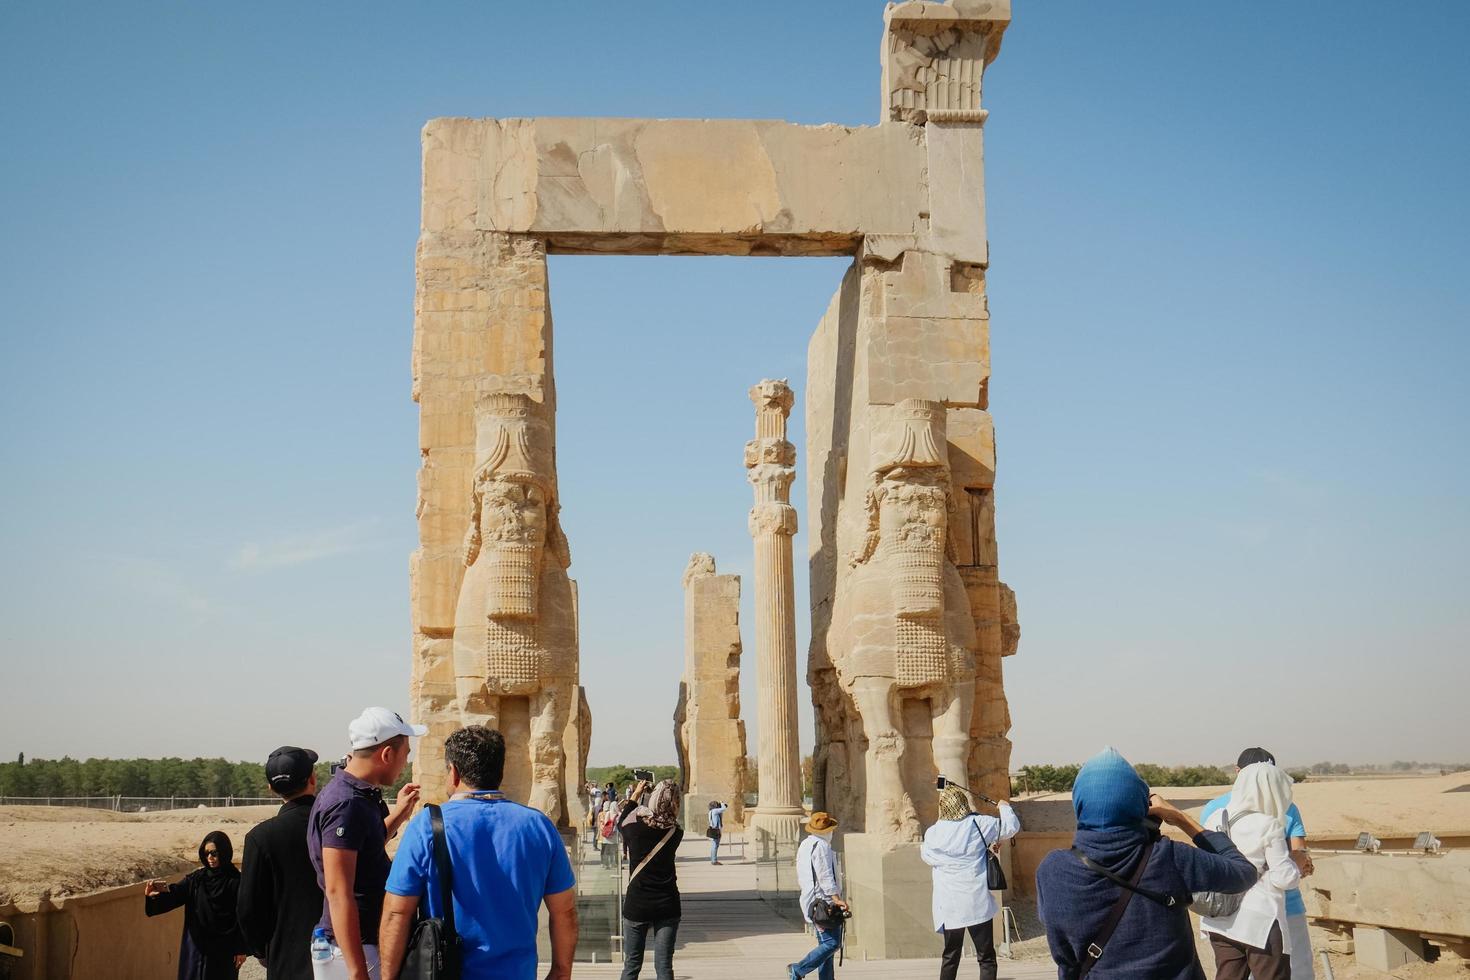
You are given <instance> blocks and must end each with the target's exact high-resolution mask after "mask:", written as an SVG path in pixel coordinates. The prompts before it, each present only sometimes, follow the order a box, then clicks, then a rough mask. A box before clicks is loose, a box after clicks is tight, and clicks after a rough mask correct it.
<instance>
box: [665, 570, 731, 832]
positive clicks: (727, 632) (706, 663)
mask: <svg viewBox="0 0 1470 980" xmlns="http://www.w3.org/2000/svg"><path fill="white" fill-rule="evenodd" d="M740 650H741V648H740V576H738V575H716V574H715V560H714V558H713V556H711V555H706V554H695V555H693V556H691V557H690V559H689V566H688V567H687V568H686V569H685V570H684V678H683V681H682V683H681V685H680V687H681V692H682V698H681V702H680V704H681V717H680V718H679V761H680V766H681V768H682V771H683V778H682V779H681V780H680V781H681V782H682V783H683V786H684V792H685V797H684V811H683V812H684V818H685V826H686V829H687V830H689V831H690V832H694V833H699V834H703V833H704V830H705V828H706V827H707V826H708V823H707V821H706V818H707V816H708V813H709V804H710V802H711V801H714V800H718V801H720V802H722V803H725V804H727V805H728V806H729V807H730V809H729V811H728V812H726V814H725V826H726V827H739V826H742V825H743V823H744V819H745V799H744V796H745V778H746V773H745V722H743V721H741V720H740Z"/></svg>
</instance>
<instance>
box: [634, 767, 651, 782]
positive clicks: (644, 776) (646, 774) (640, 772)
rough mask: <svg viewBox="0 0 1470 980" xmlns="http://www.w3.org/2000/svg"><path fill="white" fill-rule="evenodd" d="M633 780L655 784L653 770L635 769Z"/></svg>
mask: <svg viewBox="0 0 1470 980" xmlns="http://www.w3.org/2000/svg"><path fill="white" fill-rule="evenodd" d="M633 778H634V779H639V780H642V781H643V782H645V783H651V782H653V770H652V769H634V770H633Z"/></svg>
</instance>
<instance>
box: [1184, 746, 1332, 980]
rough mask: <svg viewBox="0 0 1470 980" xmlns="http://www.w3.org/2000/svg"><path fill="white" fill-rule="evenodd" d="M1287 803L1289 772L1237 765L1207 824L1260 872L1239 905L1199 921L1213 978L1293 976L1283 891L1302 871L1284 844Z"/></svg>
mask: <svg viewBox="0 0 1470 980" xmlns="http://www.w3.org/2000/svg"><path fill="white" fill-rule="evenodd" d="M1290 806H1291V777H1290V776H1288V775H1287V774H1286V772H1285V770H1283V769H1281V768H1279V767H1277V766H1274V765H1272V764H1271V763H1269V762H1257V763H1255V764H1254V765H1249V766H1246V767H1245V768H1244V769H1242V770H1240V775H1239V776H1236V777H1235V786H1234V787H1233V788H1232V789H1231V790H1230V803H1229V805H1228V806H1226V807H1224V808H1223V809H1221V810H1219V811H1217V812H1216V813H1215V814H1214V815H1213V816H1211V817H1210V820H1209V823H1208V826H1207V829H1210V830H1218V831H1221V832H1223V833H1225V834H1227V835H1229V837H1230V840H1231V841H1232V842H1233V843H1234V844H1235V846H1236V847H1237V848H1239V849H1240V853H1241V854H1243V855H1245V857H1246V858H1247V859H1249V860H1250V862H1251V863H1252V864H1254V865H1255V866H1256V870H1257V871H1258V872H1259V873H1260V878H1259V879H1258V880H1257V881H1256V883H1255V884H1254V885H1253V886H1252V887H1251V889H1250V891H1248V892H1246V893H1245V894H1244V895H1243V896H1242V897H1241V900H1240V907H1239V908H1238V909H1236V910H1235V911H1234V912H1233V913H1231V914H1230V915H1223V916H1218V917H1214V918H1207V919H1202V920H1201V922H1200V927H1201V928H1202V929H1203V930H1204V932H1205V934H1206V935H1207V936H1208V937H1209V940H1210V946H1211V948H1212V949H1213V950H1214V952H1215V978H1216V980H1246V977H1248V976H1251V977H1255V980H1290V978H1291V958H1290V954H1291V952H1292V950H1291V949H1290V948H1289V947H1288V946H1287V942H1288V940H1287V938H1286V937H1287V932H1286V892H1287V890H1288V889H1291V888H1294V887H1296V884H1297V882H1298V881H1299V880H1301V872H1300V870H1299V869H1298V868H1297V865H1296V862H1295V861H1293V860H1292V859H1291V852H1290V851H1289V850H1288V849H1287V846H1286V830H1285V820H1286V810H1287V808H1288V807H1290ZM1302 952H1303V954H1304V955H1307V956H1310V955H1312V954H1311V951H1310V950H1303V951H1302Z"/></svg>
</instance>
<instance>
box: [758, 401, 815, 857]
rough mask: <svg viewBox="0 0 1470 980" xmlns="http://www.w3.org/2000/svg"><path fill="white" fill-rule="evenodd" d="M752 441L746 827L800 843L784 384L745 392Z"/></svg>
mask: <svg viewBox="0 0 1470 980" xmlns="http://www.w3.org/2000/svg"><path fill="white" fill-rule="evenodd" d="M750 400H751V401H753V402H755V439H753V440H751V441H750V442H748V443H746V444H745V467H746V469H747V470H748V471H749V472H748V474H747V477H748V479H749V480H750V484H751V486H752V487H754V488H755V506H754V507H752V508H751V511H750V534H751V537H753V538H755V651H756V677H757V681H758V683H759V689H760V739H759V742H760V770H759V772H758V773H757V774H756V778H757V783H758V787H759V788H758V791H757V792H758V793H759V797H760V799H759V800H758V801H757V803H756V808H755V812H754V815H753V817H752V820H751V826H753V827H754V828H755V829H756V831H757V832H758V833H761V832H764V833H768V834H770V835H772V836H773V837H775V838H776V840H778V841H795V840H797V839H798V838H799V837H800V836H801V823H802V816H803V813H804V811H803V809H802V805H801V746H800V742H799V741H798V737H797V718H796V598H795V591H794V587H793V578H792V569H791V537H792V535H794V534H795V533H796V509H795V508H794V507H792V506H791V482H792V481H793V480H794V479H795V478H796V447H795V446H793V445H792V444H791V443H789V442H787V441H786V419H787V416H789V415H790V414H791V405H792V403H793V401H794V400H795V399H794V397H793V396H792V393H791V388H790V387H789V386H788V385H787V384H786V382H785V381H784V380H783V381H769V380H767V381H762V382H761V383H760V384H758V385H756V386H755V387H753V388H751V389H750Z"/></svg>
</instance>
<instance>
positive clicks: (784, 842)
mask: <svg viewBox="0 0 1470 980" xmlns="http://www.w3.org/2000/svg"><path fill="white" fill-rule="evenodd" d="M805 823H806V810H804V809H803V808H801V807H799V806H783V807H763V806H758V807H756V808H755V809H754V810H746V811H745V824H746V826H747V827H749V828H750V832H751V834H752V835H753V836H754V837H755V840H756V849H757V854H758V855H765V854H766V851H768V850H771V849H772V848H773V847H779V848H780V849H781V850H783V851H787V852H790V853H795V851H796V846H795V845H796V843H797V842H798V841H800V840H801V828H802V825H803V824H805Z"/></svg>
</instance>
